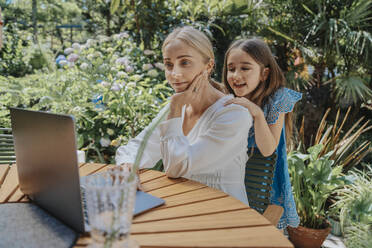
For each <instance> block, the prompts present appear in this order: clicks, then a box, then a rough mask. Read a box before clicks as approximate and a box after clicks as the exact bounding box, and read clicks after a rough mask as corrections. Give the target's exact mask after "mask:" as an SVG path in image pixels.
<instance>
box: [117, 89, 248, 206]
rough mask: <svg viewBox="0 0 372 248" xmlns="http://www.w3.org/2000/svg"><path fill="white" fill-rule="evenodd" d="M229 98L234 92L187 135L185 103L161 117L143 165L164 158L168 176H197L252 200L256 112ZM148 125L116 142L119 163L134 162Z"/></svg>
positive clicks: (209, 111)
mask: <svg viewBox="0 0 372 248" xmlns="http://www.w3.org/2000/svg"><path fill="white" fill-rule="evenodd" d="M231 98H233V96H232V95H227V96H224V97H222V98H220V99H219V100H217V101H216V102H215V103H214V104H212V105H211V106H210V107H209V108H208V109H207V110H206V111H204V113H203V114H202V116H201V117H200V118H199V120H198V121H197V123H196V124H195V126H194V127H193V128H192V129H191V131H190V132H189V134H188V135H187V136H185V135H184V134H183V131H182V123H183V120H184V114H185V107H184V108H183V109H182V117H179V118H173V119H169V120H165V121H163V122H161V123H160V124H159V126H158V127H157V128H156V129H155V130H154V132H153V133H152V135H151V136H150V138H149V140H148V143H147V145H146V148H145V151H144V153H143V156H142V159H141V162H140V165H139V166H140V168H152V167H153V166H155V164H156V163H157V162H158V161H159V160H160V159H162V160H163V165H164V170H165V173H166V175H167V176H168V177H174V178H177V177H184V178H188V179H191V180H195V181H198V182H200V183H203V184H206V185H208V186H210V187H213V188H216V189H219V190H222V191H224V192H225V193H227V194H229V195H231V196H234V197H235V198H237V199H239V200H240V201H242V202H244V203H246V204H248V199H247V194H246V191H245V185H244V173H245V164H246V162H247V160H248V155H247V145H248V143H247V140H248V133H249V129H250V127H251V126H252V116H251V114H250V113H249V111H248V110H247V109H246V108H244V107H242V106H239V105H235V104H230V105H228V106H224V103H225V102H226V101H227V100H229V99H231ZM164 109H165V108H164ZM164 109H163V110H162V111H164ZM162 111H160V113H159V114H158V116H157V117H156V118H154V120H153V123H154V122H155V121H156V120H157V119H158V118H160V116H161V115H162ZM149 126H151V124H150V125H149ZM149 126H148V127H149ZM148 127H147V128H145V129H144V130H143V131H142V132H141V133H140V134H139V135H138V136H137V137H136V138H134V139H131V140H130V141H129V142H128V144H127V145H126V146H120V147H119V148H118V150H117V151H116V157H115V159H116V164H118V165H119V164H122V163H134V160H135V157H136V154H137V149H138V148H139V146H140V144H141V141H142V139H143V138H144V135H145V133H146V131H147V129H148Z"/></svg>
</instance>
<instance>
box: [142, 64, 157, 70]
mask: <svg viewBox="0 0 372 248" xmlns="http://www.w3.org/2000/svg"><path fill="white" fill-rule="evenodd" d="M152 68H154V67H153V66H152V64H143V66H142V70H144V71H148V70H150V69H152Z"/></svg>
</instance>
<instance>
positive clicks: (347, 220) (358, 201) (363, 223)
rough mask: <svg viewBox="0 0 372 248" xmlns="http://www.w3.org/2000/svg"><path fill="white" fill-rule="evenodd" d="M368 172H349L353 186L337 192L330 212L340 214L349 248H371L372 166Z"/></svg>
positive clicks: (367, 167)
mask: <svg viewBox="0 0 372 248" xmlns="http://www.w3.org/2000/svg"><path fill="white" fill-rule="evenodd" d="M364 168H366V171H360V170H356V169H355V170H352V171H349V177H351V179H352V182H353V183H352V184H347V185H345V186H344V187H343V188H340V189H338V190H336V191H335V194H336V195H337V196H336V199H337V201H336V202H335V204H334V205H332V207H331V209H330V212H331V213H336V214H337V213H339V216H340V222H341V228H342V229H343V230H344V234H345V243H346V244H347V247H371V244H372V243H371V241H370V237H371V234H372V191H371V189H372V180H371V179H372V166H371V165H365V166H364Z"/></svg>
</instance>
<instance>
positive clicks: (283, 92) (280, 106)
mask: <svg viewBox="0 0 372 248" xmlns="http://www.w3.org/2000/svg"><path fill="white" fill-rule="evenodd" d="M301 98H302V93H300V92H297V91H294V90H291V89H288V88H285V87H281V88H279V89H278V90H277V91H275V92H274V93H273V94H272V95H271V96H270V97H269V99H268V101H267V102H266V104H265V105H264V107H263V111H264V114H265V117H266V121H267V123H268V124H269V125H270V124H274V123H275V122H276V121H277V119H278V118H279V114H280V113H289V112H292V111H293V108H294V106H295V104H296V103H297V102H298V101H299V100H300V99H301Z"/></svg>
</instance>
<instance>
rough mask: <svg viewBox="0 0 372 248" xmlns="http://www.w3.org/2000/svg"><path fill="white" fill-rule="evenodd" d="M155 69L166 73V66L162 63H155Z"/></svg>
mask: <svg viewBox="0 0 372 248" xmlns="http://www.w3.org/2000/svg"><path fill="white" fill-rule="evenodd" d="M155 67H156V68H158V69H160V70H162V71H164V69H165V67H164V64H163V63H160V62H157V63H155Z"/></svg>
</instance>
